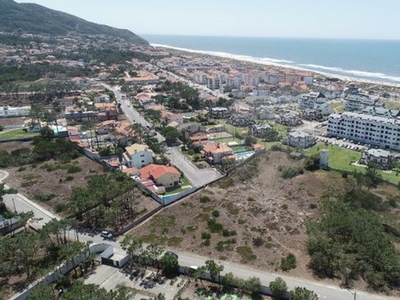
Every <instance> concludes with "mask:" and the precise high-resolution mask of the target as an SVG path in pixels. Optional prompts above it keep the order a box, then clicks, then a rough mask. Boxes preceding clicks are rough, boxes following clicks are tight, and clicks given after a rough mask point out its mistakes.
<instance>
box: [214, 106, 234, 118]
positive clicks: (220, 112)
mask: <svg viewBox="0 0 400 300" xmlns="http://www.w3.org/2000/svg"><path fill="white" fill-rule="evenodd" d="M230 116H231V113H230V112H229V110H228V109H227V108H226V107H212V108H211V109H210V117H211V118H213V119H227V118H229V117H230Z"/></svg>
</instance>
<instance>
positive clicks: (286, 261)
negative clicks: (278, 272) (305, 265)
mask: <svg viewBox="0 0 400 300" xmlns="http://www.w3.org/2000/svg"><path fill="white" fill-rule="evenodd" d="M296 266H297V263H296V256H294V254H293V253H289V254H288V255H287V256H286V257H284V258H282V259H281V269H282V271H289V270H292V269H296Z"/></svg>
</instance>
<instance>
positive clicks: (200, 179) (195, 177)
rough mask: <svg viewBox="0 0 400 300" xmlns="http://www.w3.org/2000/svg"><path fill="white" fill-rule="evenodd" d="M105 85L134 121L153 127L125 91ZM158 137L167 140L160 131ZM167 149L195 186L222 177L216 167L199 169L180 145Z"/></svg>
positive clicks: (167, 153) (168, 155)
mask: <svg viewBox="0 0 400 300" xmlns="http://www.w3.org/2000/svg"><path fill="white" fill-rule="evenodd" d="M105 86H106V87H107V88H108V89H110V90H112V91H113V92H114V94H115V97H116V99H117V101H118V102H119V103H121V109H122V111H123V112H124V113H125V115H126V116H127V118H128V119H129V120H130V121H131V122H132V123H139V124H141V125H143V126H144V127H148V128H151V127H152V125H151V124H150V123H149V122H147V121H146V119H145V118H144V117H143V116H142V115H141V114H140V113H139V112H138V111H137V110H136V109H135V108H134V107H132V105H131V103H130V101H129V100H128V99H127V98H126V97H123V93H121V92H120V91H119V90H118V88H115V87H111V86H109V85H105ZM156 138H157V140H158V141H159V142H164V141H165V138H164V137H163V136H162V135H161V134H159V133H158V132H157V135H156ZM166 150H167V151H166V153H165V156H166V157H167V158H168V159H169V160H170V161H171V162H172V164H173V165H176V166H177V167H178V168H179V169H180V170H181V171H182V172H183V173H184V174H185V177H186V178H187V179H188V180H189V181H190V182H191V184H192V185H193V186H195V187H201V186H204V185H206V184H208V183H210V182H213V181H214V180H216V179H218V178H221V177H222V175H221V174H220V173H219V172H218V171H217V170H215V169H214V168H206V169H199V168H198V167H197V166H196V165H194V164H193V163H192V162H191V161H190V160H188V159H187V157H186V156H185V155H184V154H182V152H180V151H179V147H167V149H166Z"/></svg>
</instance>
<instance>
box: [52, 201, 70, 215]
mask: <svg viewBox="0 0 400 300" xmlns="http://www.w3.org/2000/svg"><path fill="white" fill-rule="evenodd" d="M67 208H68V206H67V205H66V204H64V203H57V204H56V205H54V211H55V212H56V213H60V212H63V211H65V210H67Z"/></svg>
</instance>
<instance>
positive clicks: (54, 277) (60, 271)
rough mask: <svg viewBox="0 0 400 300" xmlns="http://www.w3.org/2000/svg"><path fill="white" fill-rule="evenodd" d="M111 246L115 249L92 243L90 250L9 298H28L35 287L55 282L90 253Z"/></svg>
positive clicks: (11, 299) (23, 299)
mask: <svg viewBox="0 0 400 300" xmlns="http://www.w3.org/2000/svg"><path fill="white" fill-rule="evenodd" d="M109 248H111V250H112V251H113V247H112V246H110V245H107V244H94V245H91V246H90V247H89V251H85V252H83V253H81V254H80V255H78V256H76V257H75V258H74V259H73V260H72V261H69V262H67V263H65V264H63V265H61V266H58V267H57V269H56V270H55V271H53V272H51V273H49V274H47V275H46V276H44V277H43V278H41V279H39V280H37V281H36V282H34V283H32V284H31V285H30V286H29V287H28V288H27V289H25V290H24V291H22V292H21V293H19V294H16V295H13V296H11V297H10V298H9V300H25V299H27V298H28V297H29V296H30V295H31V294H32V292H33V291H34V290H35V289H37V288H39V287H41V286H44V285H48V284H50V283H53V282H55V281H56V280H57V279H58V277H60V276H61V275H64V274H66V273H68V272H69V271H71V270H72V269H74V268H75V267H76V266H78V265H79V264H80V263H81V262H83V261H84V260H85V259H86V258H88V257H89V255H90V253H101V252H103V251H105V250H108V249H109Z"/></svg>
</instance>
